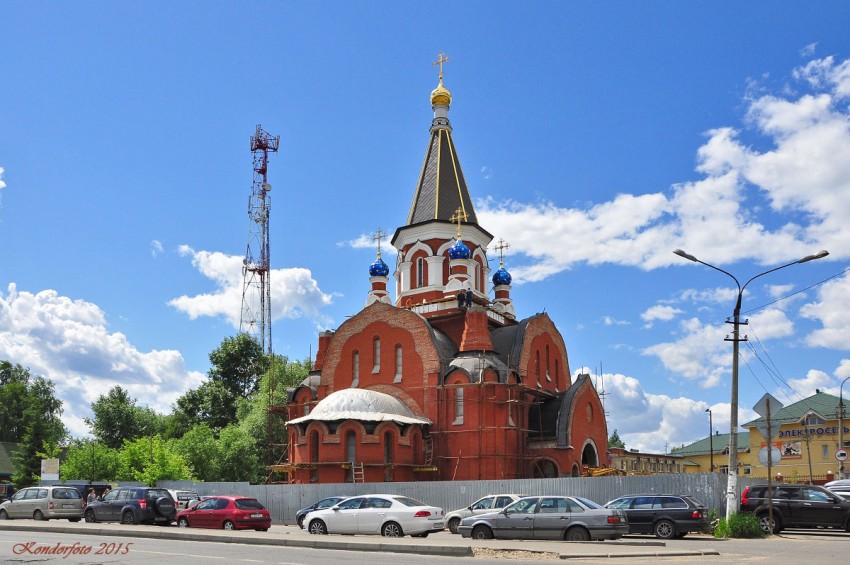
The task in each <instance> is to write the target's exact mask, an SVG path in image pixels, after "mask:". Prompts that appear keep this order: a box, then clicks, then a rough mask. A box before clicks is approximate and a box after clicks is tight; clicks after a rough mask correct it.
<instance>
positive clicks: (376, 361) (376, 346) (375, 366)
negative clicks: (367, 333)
mask: <svg viewBox="0 0 850 565" xmlns="http://www.w3.org/2000/svg"><path fill="white" fill-rule="evenodd" d="M380 372H381V338H379V337H378V336H375V338H374V339H373V340H372V374H375V373H380Z"/></svg>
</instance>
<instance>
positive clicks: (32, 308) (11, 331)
mask: <svg viewBox="0 0 850 565" xmlns="http://www.w3.org/2000/svg"><path fill="white" fill-rule="evenodd" d="M0 359H7V360H9V361H12V362H14V363H20V364H21V365H22V366H24V367H27V368H29V369H30V371H31V372H32V374H34V375H41V376H43V377H45V378H47V379H49V380H51V381H53V382H54V383H55V385H56V392H57V396H59V397H60V398H62V400H63V403H64V404H63V406H64V414H63V421H64V422H65V425H66V426H68V428H69V429H70V430H71V432H72V433H73V434H74V435H84V434H87V433H88V431H89V430H88V427H87V426H86V425H85V423H84V422H83V418H84V417H88V416H90V415H91V403H92V402H93V401H95V400H96V399H97V397H98V396H99V395H101V394H106V393H107V392H108V391H109V389H110V388H112V387H113V386H115V385H120V386H121V387H123V388H125V389H126V390H128V391H129V392H130V394H131V396H133V397H134V398H137V399H138V400H139V404H140V405H146V406H149V407H151V408H153V409H154V410H156V411H158V412H170V411H171V405H172V404H173V403H174V402H175V401H176V400H177V398H178V397H179V396H180V395H181V394H183V393H184V392H185V391H186V390H187V389H189V388H194V387H197V386H198V385H199V384H200V383H201V382H202V381H203V379H204V375H203V374H201V373H198V372H194V371H187V370H186V367H185V363H184V360H183V357H182V355H181V354H180V353H179V352H177V351H173V350H163V351H158V350H153V351H150V352H142V351H139V350H138V349H136V348H135V347H134V346H133V345H132V344H131V343H129V341H128V340H127V338H126V336H124V334H122V333H119V332H110V331H109V330H108V327H107V322H106V318H105V316H104V314H103V312H102V311H101V310H100V308H98V307H97V305H95V304H92V303H90V302H86V301H84V300H73V299H71V298H68V297H65V296H60V295H59V294H58V293H57V292H56V291H55V290H43V291H41V292H38V293H37V294H32V293H29V292H22V291H18V290H17V287H16V285H15V284H14V283H11V284H9V286H8V289H7V294H6V296H3V295H2V294H0Z"/></svg>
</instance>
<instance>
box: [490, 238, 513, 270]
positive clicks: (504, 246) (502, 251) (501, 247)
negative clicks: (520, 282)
mask: <svg viewBox="0 0 850 565" xmlns="http://www.w3.org/2000/svg"><path fill="white" fill-rule="evenodd" d="M510 246H511V244H510V243H508V242H507V241H505V240H504V239H502V238H499V245H497V246H496V247H494V248H493V249H495V250H496V251H498V252H499V267H504V266H505V250H506V249H508V248H509V247H510Z"/></svg>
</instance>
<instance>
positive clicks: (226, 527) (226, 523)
mask: <svg viewBox="0 0 850 565" xmlns="http://www.w3.org/2000/svg"><path fill="white" fill-rule="evenodd" d="M221 528H222V529H223V530H235V529H236V526H234V525H233V522H231V521H230V520H225V521H224V524H222V525H221Z"/></svg>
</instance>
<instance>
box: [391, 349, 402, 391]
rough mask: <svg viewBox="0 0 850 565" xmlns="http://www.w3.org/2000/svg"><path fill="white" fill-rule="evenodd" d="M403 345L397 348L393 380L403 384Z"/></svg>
mask: <svg viewBox="0 0 850 565" xmlns="http://www.w3.org/2000/svg"><path fill="white" fill-rule="evenodd" d="M402 353H403V352H402V349H401V345H396V346H395V378H394V379H393V382H394V383H400V382H401V359H402V357H403V355H402Z"/></svg>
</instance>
